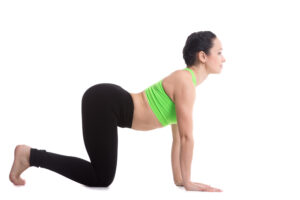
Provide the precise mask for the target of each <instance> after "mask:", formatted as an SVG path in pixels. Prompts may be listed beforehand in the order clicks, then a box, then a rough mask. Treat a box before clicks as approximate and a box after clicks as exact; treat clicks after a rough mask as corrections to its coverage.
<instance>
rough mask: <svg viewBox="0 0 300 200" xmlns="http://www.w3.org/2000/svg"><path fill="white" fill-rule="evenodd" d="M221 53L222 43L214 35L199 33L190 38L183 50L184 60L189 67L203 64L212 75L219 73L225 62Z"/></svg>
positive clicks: (207, 32) (206, 32)
mask: <svg viewBox="0 0 300 200" xmlns="http://www.w3.org/2000/svg"><path fill="white" fill-rule="evenodd" d="M221 51H222V44H221V41H220V40H219V39H218V38H217V36H216V35H215V34H214V33H212V32H211V31H199V32H194V33H192V34H191V35H189V36H188V38H187V40H186V43H185V46H184V48H183V58H184V61H185V63H186V65H187V67H191V66H197V65H199V64H200V63H203V64H205V66H206V68H207V69H208V70H209V72H210V73H217V72H219V71H220V69H221V66H222V63H223V62H225V59H224V57H223V55H222V52H221Z"/></svg>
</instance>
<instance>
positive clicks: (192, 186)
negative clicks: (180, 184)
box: [184, 182, 222, 192]
mask: <svg viewBox="0 0 300 200" xmlns="http://www.w3.org/2000/svg"><path fill="white" fill-rule="evenodd" d="M184 188H185V190H187V191H203V192H222V190H220V189H217V188H213V187H211V186H210V185H205V184H202V183H195V182H189V183H187V184H185V185H184Z"/></svg>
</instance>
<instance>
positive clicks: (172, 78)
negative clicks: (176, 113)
mask: <svg viewBox="0 0 300 200" xmlns="http://www.w3.org/2000/svg"><path fill="white" fill-rule="evenodd" d="M190 79H191V76H190V74H189V72H188V71H186V70H183V69H179V70H176V71H173V72H172V73H170V74H169V75H168V76H167V77H165V78H164V79H163V82H162V84H163V88H164V89H165V91H166V93H167V94H168V95H169V96H170V97H171V99H172V100H173V101H174V100H175V96H176V95H177V96H178V95H179V96H182V95H184V94H185V93H186V92H187V91H191V92H192V93H193V90H195V86H194V85H193V82H192V81H191V80H190ZM183 91H186V92H183ZM189 93H190V92H189Z"/></svg>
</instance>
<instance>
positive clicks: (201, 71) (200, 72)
mask: <svg viewBox="0 0 300 200" xmlns="http://www.w3.org/2000/svg"><path fill="white" fill-rule="evenodd" d="M189 69H191V70H193V72H194V73H195V76H196V82H197V84H196V86H198V85H200V84H201V83H202V82H203V81H204V80H205V79H206V78H207V76H208V72H207V70H206V68H205V65H204V64H200V65H193V66H191V67H189Z"/></svg>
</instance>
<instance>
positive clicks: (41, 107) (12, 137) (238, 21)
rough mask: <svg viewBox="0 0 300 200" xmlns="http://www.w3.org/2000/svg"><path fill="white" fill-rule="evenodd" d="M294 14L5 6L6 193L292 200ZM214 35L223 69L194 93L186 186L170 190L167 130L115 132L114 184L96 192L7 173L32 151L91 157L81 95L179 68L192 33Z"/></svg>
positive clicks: (114, 5)
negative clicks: (24, 150)
mask: <svg viewBox="0 0 300 200" xmlns="http://www.w3.org/2000/svg"><path fill="white" fill-rule="evenodd" d="M298 11H299V9H298V7H297V4H296V1H290V0H285V1H238V0H236V1H234V0H231V1H221V0H220V1H216V0H215V1H212V0H210V1H208V0H206V1H200V0H198V1H187V0H184V1H158V0H157V1H154V0H151V1H138V0H137V1H132V0H130V1H129V0H127V1H122V0H118V1H116V0H115V1H112V0H110V1H74V0H72V1H63V0H52V1H40V0H37V1H13V0H10V1H1V3H0V67H1V71H0V92H1V98H0V124H1V125H0V134H1V139H0V148H1V149H0V156H1V171H0V184H1V189H0V190H1V195H2V196H3V197H4V196H6V197H7V198H10V199H17V198H22V199H54V198H60V199H63V198H78V199H83V198H84V199H104V198H105V199H117V198H126V199H154V198H170V199H183V198H184V199H254V198H256V199H258V198H259V199H263V198H268V199H269V198H275V197H276V198H278V199H279V198H286V199H299V197H300V195H299V180H300V179H299V178H300V173H299V168H300V164H299V151H300V147H299V137H298V135H299V133H300V128H299V118H300V114H299V113H300V106H299V100H300V98H299V85H300V80H299V67H300V66H299V52H300V50H299V45H300V41H299V34H300V30H299V28H298V26H299V20H297V19H299V18H300V14H299V12H298ZM201 30H210V31H212V32H214V33H215V34H216V35H217V36H218V38H219V39H220V40H221V42H222V44H223V49H224V51H223V54H224V56H225V58H226V62H225V63H224V65H223V71H222V73H220V74H217V75H210V76H209V77H208V78H207V79H206V81H204V82H203V83H202V84H201V85H200V86H198V88H197V97H196V103H195V107H194V109H195V110H194V113H193V114H194V139H195V147H194V157H193V162H192V180H193V181H196V182H201V183H205V184H210V185H212V186H215V187H217V188H220V189H222V190H223V191H224V192H223V193H204V192H187V191H185V190H184V189H182V188H179V187H176V186H175V185H174V184H173V178H172V171H171V156H170V155H171V144H172V134H171V127H170V126H168V127H165V128H162V129H156V130H151V131H146V132H143V131H135V130H132V129H127V128H119V129H118V132H119V152H118V166H117V173H116V177H115V180H114V182H113V183H112V185H111V186H110V187H109V188H106V189H92V188H88V187H85V186H82V185H81V184H78V183H76V182H73V181H71V180H69V179H66V178H64V177H62V176H60V175H58V174H56V173H53V172H51V171H48V170H45V169H41V168H39V169H38V168H29V169H28V170H27V171H25V172H24V173H23V174H22V177H23V178H24V179H25V180H26V185H25V186H24V187H15V186H13V184H12V183H11V182H9V179H8V175H9V171H10V168H11V165H12V162H13V152H14V147H15V146H16V145H17V144H27V145H30V146H32V147H35V148H41V149H46V150H48V151H51V152H55V153H60V154H64V155H70V156H77V157H80V158H83V159H88V156H87V153H86V151H85V147H84V143H83V139H82V127H81V98H82V95H83V93H84V91H85V90H86V89H87V88H88V87H90V86H92V85H93V84H97V83H101V82H110V83H115V84H118V85H120V86H122V87H123V88H124V89H126V90H127V91H129V92H131V93H137V92H140V91H142V90H144V89H145V88H147V87H149V86H150V85H152V84H153V83H155V82H156V81H158V80H160V79H162V78H163V77H165V76H167V75H168V74H170V73H171V72H172V71H174V70H177V69H180V68H184V67H185V64H184V60H183V58H182V48H183V46H184V43H185V41H186V38H187V36H188V35H189V34H190V33H192V32H195V31H201ZM0 198H1V199H3V198H2V197H0Z"/></svg>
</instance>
